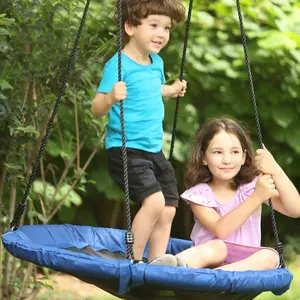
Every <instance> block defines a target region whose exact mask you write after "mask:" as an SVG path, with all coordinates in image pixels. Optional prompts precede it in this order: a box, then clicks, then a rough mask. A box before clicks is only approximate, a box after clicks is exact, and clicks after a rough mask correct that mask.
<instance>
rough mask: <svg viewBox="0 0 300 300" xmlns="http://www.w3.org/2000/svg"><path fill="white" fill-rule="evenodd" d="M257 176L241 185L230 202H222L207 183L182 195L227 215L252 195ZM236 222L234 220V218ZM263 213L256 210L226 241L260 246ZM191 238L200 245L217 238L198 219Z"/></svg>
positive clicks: (187, 199) (221, 214) (189, 200)
mask: <svg viewBox="0 0 300 300" xmlns="http://www.w3.org/2000/svg"><path fill="white" fill-rule="evenodd" d="M256 181H257V178H254V180H253V181H252V182H250V183H247V184H243V185H240V186H239V188H238V189H237V191H236V194H235V196H234V197H233V199H232V200H231V201H229V202H228V203H225V204H222V203H220V202H218V200H217V199H216V198H215V196H214V193H213V191H212V189H211V188H210V186H209V185H208V184H206V183H200V184H197V185H196V186H194V187H192V188H190V189H189V190H187V191H185V192H184V193H183V194H182V195H181V197H182V198H183V199H184V200H186V201H188V202H193V203H196V204H199V205H203V206H207V207H212V208H214V209H215V210H216V212H217V213H218V214H219V215H220V216H225V215H226V214H227V213H228V212H230V211H231V210H232V209H234V208H235V207H237V206H239V205H240V204H241V203H242V202H243V201H245V200H246V199H247V198H248V197H249V196H251V195H252V193H253V191H254V188H255V184H256ZM232 222H234V220H232ZM260 224H261V213H260V214H259V215H258V214H257V212H254V213H253V214H252V215H251V216H250V217H249V219H248V220H247V221H246V222H245V223H244V224H243V225H242V226H241V227H240V228H239V229H238V230H237V231H236V232H234V233H232V234H231V235H229V236H228V237H226V238H225V239H224V241H226V242H232V243H236V244H240V245H246V246H253V247H259V246H260V241H261V225H260ZM191 239H192V241H193V242H194V244H195V245H196V246H197V245H200V244H203V243H205V242H207V241H210V240H213V239H217V237H216V236H215V235H214V234H213V233H211V232H210V231H209V230H207V229H206V228H204V227H203V226H202V225H201V224H200V223H199V222H198V221H197V220H196V219H195V225H194V228H193V230H192V233H191Z"/></svg>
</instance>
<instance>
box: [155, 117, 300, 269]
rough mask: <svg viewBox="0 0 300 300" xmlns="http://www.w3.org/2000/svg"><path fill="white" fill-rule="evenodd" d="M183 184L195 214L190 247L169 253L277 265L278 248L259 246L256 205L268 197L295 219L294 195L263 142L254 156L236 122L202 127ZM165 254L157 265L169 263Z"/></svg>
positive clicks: (204, 260)
mask: <svg viewBox="0 0 300 300" xmlns="http://www.w3.org/2000/svg"><path fill="white" fill-rule="evenodd" d="M258 173H259V175H258V176H257V174H258ZM186 186H187V188H188V190H186V191H185V192H184V193H183V194H182V195H181V197H182V198H183V199H184V200H185V201H187V203H188V204H190V207H191V209H192V211H193V213H194V218H195V225H194V228H193V230H192V233H191V239H192V241H193V243H194V246H193V247H192V248H190V249H187V250H185V251H183V252H181V253H179V254H177V255H176V256H175V257H173V259H174V260H176V261H177V265H178V266H188V267H190V268H207V267H211V268H220V269H223V270H230V271H245V270H268V269H275V268H277V267H278V265H279V255H278V253H277V252H276V251H275V250H274V249H271V248H264V247H261V246H260V240H261V227H260V222H261V204H263V203H265V204H267V205H268V199H270V198H271V199H272V203H273V207H274V209H275V210H277V211H279V212H280V213H282V214H284V215H286V216H289V217H293V218H298V217H299V216H300V198H299V194H298V192H297V190H296V188H295V186H294V185H293V183H292V182H291V181H290V180H289V178H288V177H287V176H286V174H285V173H284V171H283V170H282V169H281V167H280V166H279V165H278V164H277V163H276V161H275V160H274V158H273V156H272V155H271V153H270V152H269V151H268V150H267V149H266V148H265V147H264V148H263V149H259V150H257V151H256V156H255V158H254V155H253V152H252V144H251V141H250V138H249V137H248V136H247V134H246V133H245V131H244V130H243V129H242V127H241V126H240V125H239V124H237V123H236V122H235V121H233V120H230V119H226V118H223V119H214V120H210V121H208V122H206V123H205V124H204V125H203V126H202V127H201V129H200V131H199V133H198V134H197V136H196V139H195V143H194V146H193V148H192V151H191V155H190V158H189V161H188V166H187V173H186ZM170 256H171V255H170V254H166V255H165V256H163V257H160V258H159V260H158V261H156V264H161V265H165V264H170V261H172V259H171V257H170Z"/></svg>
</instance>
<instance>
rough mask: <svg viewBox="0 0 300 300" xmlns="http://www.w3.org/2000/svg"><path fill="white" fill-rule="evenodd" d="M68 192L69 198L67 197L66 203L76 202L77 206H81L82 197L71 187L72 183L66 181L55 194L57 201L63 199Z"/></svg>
mask: <svg viewBox="0 0 300 300" xmlns="http://www.w3.org/2000/svg"><path fill="white" fill-rule="evenodd" d="M67 193H69V194H68V196H67V198H66V199H65V205H66V206H70V205H71V204H75V205H76V206H80V205H81V203H82V199H81V197H80V196H79V195H78V194H77V193H76V192H75V191H74V189H72V188H71V185H69V184H67V183H65V184H63V186H62V187H61V188H60V189H59V191H58V193H57V194H56V196H55V199H56V201H60V200H62V199H63V198H64V197H65V195H66V194H67Z"/></svg>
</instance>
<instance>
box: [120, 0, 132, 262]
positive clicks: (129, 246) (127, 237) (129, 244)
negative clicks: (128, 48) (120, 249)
mask: <svg viewBox="0 0 300 300" xmlns="http://www.w3.org/2000/svg"><path fill="white" fill-rule="evenodd" d="M117 12H118V81H122V44H123V28H122V27H123V20H122V0H118V3H117ZM120 120H121V134H122V159H123V175H124V186H125V205H126V207H125V210H126V222H127V232H126V234H125V243H126V258H127V259H130V260H134V253H133V243H134V234H133V232H132V230H131V226H132V225H131V214H130V197H129V184H128V163H127V151H126V137H125V122H124V105H123V101H121V102H120Z"/></svg>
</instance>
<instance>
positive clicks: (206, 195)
mask: <svg viewBox="0 0 300 300" xmlns="http://www.w3.org/2000/svg"><path fill="white" fill-rule="evenodd" d="M181 198H182V199H183V200H185V201H187V202H188V203H189V202H193V203H196V204H199V205H203V206H206V207H213V208H217V207H218V205H217V202H216V200H215V199H214V196H213V194H212V191H211V190H210V187H209V186H208V185H207V184H203V183H200V184H198V185H196V186H194V187H192V188H190V189H188V190H186V191H185V192H184V193H183V194H181Z"/></svg>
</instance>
